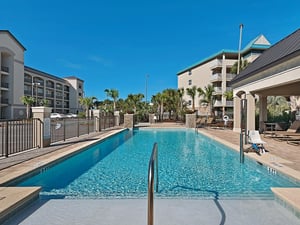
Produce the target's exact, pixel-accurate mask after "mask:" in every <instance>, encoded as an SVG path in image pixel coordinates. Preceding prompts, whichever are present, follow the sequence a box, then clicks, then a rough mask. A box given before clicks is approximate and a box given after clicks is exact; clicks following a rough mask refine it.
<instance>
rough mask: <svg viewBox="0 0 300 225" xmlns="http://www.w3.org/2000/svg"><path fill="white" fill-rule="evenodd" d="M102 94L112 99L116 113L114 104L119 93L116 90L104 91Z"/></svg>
mask: <svg viewBox="0 0 300 225" xmlns="http://www.w3.org/2000/svg"><path fill="white" fill-rule="evenodd" d="M104 92H105V93H106V95H107V96H108V97H111V98H112V99H113V102H114V111H116V102H117V100H118V98H119V91H118V90H116V89H110V90H109V89H105V90H104Z"/></svg>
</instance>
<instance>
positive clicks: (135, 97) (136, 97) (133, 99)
mask: <svg viewBox="0 0 300 225" xmlns="http://www.w3.org/2000/svg"><path fill="white" fill-rule="evenodd" d="M143 98H144V95H143V94H129V95H128V96H127V99H126V100H125V102H126V103H127V105H128V107H129V108H133V112H134V113H136V112H137V107H138V104H139V103H140V102H141V100H142V99H143Z"/></svg>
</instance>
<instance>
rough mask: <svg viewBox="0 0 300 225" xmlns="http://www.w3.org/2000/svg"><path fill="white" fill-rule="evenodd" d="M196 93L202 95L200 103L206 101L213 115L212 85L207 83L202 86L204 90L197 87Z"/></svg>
mask: <svg viewBox="0 0 300 225" xmlns="http://www.w3.org/2000/svg"><path fill="white" fill-rule="evenodd" d="M197 91H198V95H199V97H202V99H201V100H200V103H207V104H209V105H210V113H211V115H213V93H214V91H215V90H214V87H213V86H212V85H211V84H209V85H207V86H205V87H204V90H203V89H202V88H200V87H199V88H198V89H197Z"/></svg>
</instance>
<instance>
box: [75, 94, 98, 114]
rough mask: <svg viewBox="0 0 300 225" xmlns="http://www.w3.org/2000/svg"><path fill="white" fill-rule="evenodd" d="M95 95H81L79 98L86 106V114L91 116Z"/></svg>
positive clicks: (81, 103)
mask: <svg viewBox="0 0 300 225" xmlns="http://www.w3.org/2000/svg"><path fill="white" fill-rule="evenodd" d="M95 99H96V98H95V97H85V98H83V97H81V98H79V103H80V105H82V106H83V107H84V108H85V115H86V116H87V117H89V109H90V107H92V106H93V104H94V100H95Z"/></svg>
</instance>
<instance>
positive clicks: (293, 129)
mask: <svg viewBox="0 0 300 225" xmlns="http://www.w3.org/2000/svg"><path fill="white" fill-rule="evenodd" d="M272 137H273V138H275V139H276V140H279V141H287V140H289V139H291V138H300V120H295V121H294V122H293V123H292V125H291V126H290V128H289V129H287V130H286V131H274V132H273V134H272Z"/></svg>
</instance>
